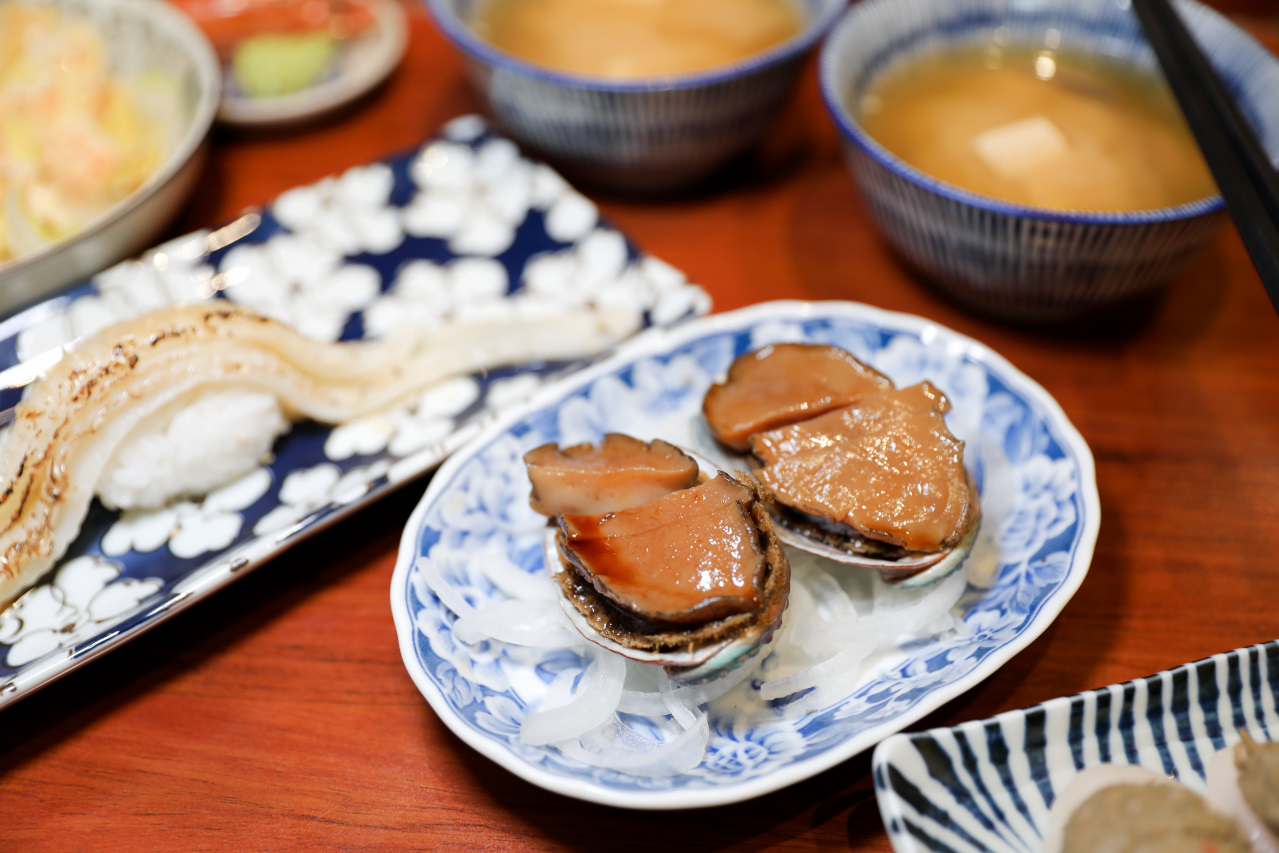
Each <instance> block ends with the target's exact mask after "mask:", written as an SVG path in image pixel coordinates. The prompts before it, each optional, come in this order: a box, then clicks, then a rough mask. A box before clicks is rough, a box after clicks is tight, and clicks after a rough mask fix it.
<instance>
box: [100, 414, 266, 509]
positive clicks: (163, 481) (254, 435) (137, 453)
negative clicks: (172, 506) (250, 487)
mask: <svg viewBox="0 0 1279 853" xmlns="http://www.w3.org/2000/svg"><path fill="white" fill-rule="evenodd" d="M173 409H174V411H171V412H168V413H165V415H167V417H166V416H165V415H161V416H160V417H158V418H156V419H155V420H154V421H151V422H149V423H145V424H142V425H141V426H139V427H138V428H137V429H136V430H134V432H133V433H132V434H131V435H130V436H129V437H128V438H126V439H125V440H124V441H123V442H122V443H121V444H120V445H119V447H117V448H116V451H115V453H114V454H113V455H112V458H111V460H110V461H109V462H108V463H107V467H106V468H105V470H103V472H102V478H101V479H100V480H99V481H98V487H97V496H98V499H99V500H100V501H102V503H103V504H104V505H105V506H107V507H110V508H111V509H119V510H126V509H150V508H154V507H161V506H164V505H165V504H167V503H169V502H170V501H172V500H174V499H176V498H185V497H195V496H199V495H205V494H208V493H209V492H211V491H213V490H214V489H216V488H218V487H219V486H222V485H224V484H226V483H229V482H231V481H232V480H235V479H236V478H238V477H240V476H242V475H244V474H247V473H248V472H250V471H252V470H253V469H254V468H256V467H257V466H258V465H260V464H262V463H263V462H265V461H268V460H269V459H270V457H271V447H272V445H273V444H274V443H275V440H276V439H277V438H279V437H280V436H282V435H284V434H285V433H286V432H288V431H289V419H288V418H286V417H285V416H284V411H283V410H282V409H281V408H280V403H279V401H278V400H276V398H275V396H274V395H272V394H267V393H265V392H262V391H248V390H242V389H219V390H211V391H205V392H203V393H202V394H197V395H196V396H195V398H194V399H192V400H179V401H178V403H177V405H175V406H174V407H173Z"/></svg>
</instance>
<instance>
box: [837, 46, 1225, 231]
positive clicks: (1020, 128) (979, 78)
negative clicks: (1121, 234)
mask: <svg viewBox="0 0 1279 853" xmlns="http://www.w3.org/2000/svg"><path fill="white" fill-rule="evenodd" d="M855 106H856V108H855V110H854V112H855V113H856V114H857V115H858V119H859V121H860V122H861V125H862V127H863V128H865V130H866V132H867V133H869V134H870V135H871V136H872V137H873V138H874V139H875V140H876V141H878V142H879V143H880V144H881V145H883V146H884V147H885V148H887V149H888V150H889V151H891V152H892V153H893V154H895V155H897V156H898V157H900V158H901V159H902V160H905V161H906V162H907V163H909V164H910V165H912V166H915V167H916V168H918V169H920V170H921V171H923V172H927V173H928V174H929V175H932V176H933V177H936V178H939V179H941V180H943V181H946V182H947V183H950V184H954V185H955V186H958V187H962V188H963V189H966V190H971V191H973V192H976V193H980V194H982V195H987V196H993V197H995V198H998V199H1003V200H1005V201H1010V202H1016V203H1020V204H1028V205H1034V206H1037V207H1050V208H1058V209H1065V210H1089V211H1131V210H1147V209H1150V208H1156V207H1165V206H1168V205H1176V204H1184V203H1187V202H1191V201H1195V200H1197V199H1201V198H1204V197H1206V196H1210V195H1212V194H1213V193H1215V192H1216V187H1215V185H1214V184H1213V180H1212V175H1211V174H1210V173H1209V171H1208V167H1207V166H1206V165H1205V164H1204V161H1203V158H1202V156H1201V155H1200V153H1199V149H1198V147H1197V146H1196V144H1195V140H1194V137H1193V136H1192V135H1191V133H1190V129H1189V128H1188V127H1187V126H1186V123H1185V121H1184V119H1183V118H1182V116H1181V113H1180V111H1179V110H1178V108H1177V104H1176V102H1175V101H1174V100H1173V97H1172V94H1171V92H1170V91H1169V90H1168V87H1167V84H1166V83H1165V82H1164V81H1163V79H1162V78H1161V77H1157V76H1155V75H1154V74H1151V73H1146V72H1142V71H1140V70H1136V69H1133V68H1130V67H1124V66H1120V65H1119V64H1118V63H1116V62H1114V61H1109V60H1098V59H1085V58H1083V57H1072V56H1070V55H1069V54H1063V53H1059V52H1054V51H1047V50H1033V49H1030V48H1020V49H1019V48H967V49H957V50H954V51H950V52H945V53H940V54H936V55H933V56H929V57H928V58H925V59H920V60H918V61H915V62H913V63H909V64H906V65H904V66H903V67H901V68H899V69H890V70H889V71H887V72H885V73H884V74H883V75H882V76H881V77H880V78H879V79H877V80H874V81H872V83H871V86H870V88H869V90H868V91H867V93H866V94H865V95H864V96H863V97H862V99H861V103H859V104H857V105H855Z"/></svg>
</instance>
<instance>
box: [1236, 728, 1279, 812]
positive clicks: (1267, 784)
mask: <svg viewBox="0 0 1279 853" xmlns="http://www.w3.org/2000/svg"><path fill="white" fill-rule="evenodd" d="M1235 769H1236V770H1237V771H1238V773H1239V791H1240V793H1242V794H1243V798H1244V801H1245V802H1247V803H1248V807H1249V808H1251V809H1252V812H1253V814H1255V815H1256V816H1257V817H1258V818H1259V819H1260V820H1261V822H1262V823H1264V824H1265V825H1266V828H1267V829H1269V830H1270V831H1271V832H1272V833H1275V834H1279V743H1257V742H1256V741H1254V740H1253V739H1252V738H1250V737H1248V736H1247V735H1246V734H1245V735H1244V738H1243V741H1242V742H1241V743H1240V744H1239V745H1238V746H1236V747H1235Z"/></svg>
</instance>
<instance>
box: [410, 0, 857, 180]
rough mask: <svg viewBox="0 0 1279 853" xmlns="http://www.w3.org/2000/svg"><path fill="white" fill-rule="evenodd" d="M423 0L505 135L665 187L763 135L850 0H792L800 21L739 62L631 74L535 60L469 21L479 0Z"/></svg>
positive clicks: (582, 165)
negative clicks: (603, 73) (566, 68)
mask: <svg viewBox="0 0 1279 853" xmlns="http://www.w3.org/2000/svg"><path fill="white" fill-rule="evenodd" d="M425 2H426V6H427V9H428V10H429V11H430V13H431V15H432V17H433V18H434V19H435V22H436V25H437V26H438V27H439V28H440V30H441V31H442V32H443V33H444V35H445V36H446V37H448V38H449V40H450V41H452V42H453V44H454V45H455V46H456V47H457V48H458V49H459V50H460V51H461V53H462V55H463V57H464V59H465V61H466V66H467V72H468V74H469V75H470V77H471V80H472V82H473V83H474V84H475V87H476V88H477V89H478V90H479V92H480V94H481V95H482V96H483V97H484V99H485V101H486V102H487V105H488V109H489V111H490V112H491V113H492V114H493V116H494V117H495V118H496V119H497V120H498V122H499V123H500V124H501V125H502V126H503V128H504V129H505V130H506V132H507V133H509V134H510V135H511V136H513V137H514V138H515V139H517V140H518V141H520V142H521V143H524V144H525V145H528V146H529V147H531V148H533V149H534V150H535V151H537V152H538V153H539V154H540V155H541V156H543V157H545V158H546V159H547V160H549V161H550V162H551V163H552V164H553V165H555V166H556V167H557V168H558V169H560V171H562V172H564V174H565V175H567V176H568V177H570V178H571V179H573V180H574V181H578V182H584V183H588V184H593V185H596V186H602V187H609V188H614V189H622V190H626V191H631V192H666V191H672V190H677V189H681V188H685V187H687V186H689V185H691V184H694V183H696V182H697V181H699V180H701V179H703V178H706V177H708V176H710V175H711V174H713V173H715V172H716V171H717V170H719V169H720V168H721V167H723V166H724V165H725V164H727V163H728V162H729V161H731V160H732V159H733V158H734V157H736V156H738V155H739V154H742V153H743V152H745V151H746V150H747V149H749V148H750V147H751V146H752V145H753V144H754V143H755V142H757V141H758V140H759V137H760V136H761V135H762V134H763V132H764V131H765V130H766V129H767V128H768V126H769V125H770V124H771V122H772V120H773V118H774V117H775V116H776V115H777V112H778V111H779V110H780V108H781V106H782V105H783V103H784V102H785V100H786V98H787V96H788V95H789V94H790V92H791V90H792V89H793V88H794V86H795V81H796V79H797V77H798V75H799V71H800V69H801V68H802V67H803V63H804V59H805V57H806V56H807V55H808V51H809V49H810V48H812V46H813V45H814V44H816V43H817V40H818V39H820V38H821V37H822V36H823V35H824V34H825V33H826V31H827V30H828V29H830V27H831V25H832V24H833V23H834V22H835V19H836V18H837V17H838V15H839V13H840V11H842V9H843V8H844V6H845V2H846V0H800V2H799V5H800V6H801V7H802V8H803V10H804V13H805V20H806V25H805V27H804V29H803V30H802V31H801V32H800V33H799V34H797V35H796V36H794V37H793V38H791V39H790V40H788V41H785V42H783V43H782V44H780V45H778V46H776V47H774V48H772V49H770V50H767V51H764V52H762V53H759V54H756V55H755V56H751V57H748V58H747V59H744V60H742V61H740V62H735V63H733V64H731V65H726V66H723V67H722V68H716V69H712V70H709V71H705V72H698V73H692V74H683V75H678V76H673V77H660V78H658V77H652V78H642V79H637V80H615V79H609V78H604V77H591V76H584V75H580V74H570V73H566V72H560V71H555V70H552V69H549V68H545V67H543V66H539V65H533V64H532V63H529V62H525V61H523V60H520V59H517V58H515V57H513V56H511V55H510V54H508V53H505V52H503V51H500V50H498V49H496V48H494V47H493V46H492V45H490V44H488V43H487V42H485V41H483V40H482V39H480V38H479V37H478V36H476V35H475V34H474V33H473V32H472V31H471V30H470V28H469V26H468V25H467V21H469V20H470V18H471V15H472V13H473V9H474V7H475V6H476V0H425Z"/></svg>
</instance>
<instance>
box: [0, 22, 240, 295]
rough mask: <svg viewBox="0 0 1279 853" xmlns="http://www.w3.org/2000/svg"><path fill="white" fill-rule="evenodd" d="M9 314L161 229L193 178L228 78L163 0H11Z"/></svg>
mask: <svg viewBox="0 0 1279 853" xmlns="http://www.w3.org/2000/svg"><path fill="white" fill-rule="evenodd" d="M0 35H3V38H0V115H3V116H4V117H5V118H4V128H3V133H0V313H9V312H11V311H13V310H14V309H15V308H17V307H19V306H21V305H23V304H25V303H28V302H31V301H32V300H34V299H36V298H37V297H40V296H43V295H45V294H48V293H51V292H53V291H55V290H58V289H61V288H63V287H65V286H67V285H70V284H72V283H74V282H76V281H79V280H81V279H84V278H87V277H89V276H91V275H93V274H94V273H97V272H99V271H100V270H102V269H104V268H105V267H107V266H109V265H110V264H112V263H115V262H116V261H118V260H120V259H122V258H125V257H127V256H129V255H131V254H133V253H134V252H137V251H138V250H140V249H142V248H144V247H145V246H146V245H148V244H149V243H151V242H153V241H154V240H155V239H156V237H158V236H159V234H160V232H161V231H162V230H163V228H164V227H165V226H166V225H167V224H168V223H169V222H170V220H171V219H172V218H173V216H174V215H175V214H176V213H177V211H178V209H179V208H180V206H181V205H182V203H183V202H184V201H185V200H186V198H187V196H188V195H189V194H190V192H191V190H192V189H193V188H194V186H195V181H196V178H197V176H198V174H199V171H200V168H201V166H202V165H203V161H204V142H205V139H206V137H207V135H208V131H209V127H210V126H211V125H212V123H213V118H214V115H215V113H216V111H217V107H218V98H219V93H220V91H221V74H220V71H219V67H218V62H217V57H216V56H215V54H214V51H213V48H212V47H211V46H210V44H209V41H208V39H207V38H205V36H204V35H203V34H202V33H201V32H200V31H199V30H198V29H197V28H196V26H195V25H194V24H193V23H192V22H191V21H190V20H189V19H188V18H187V17H186V16H184V15H183V14H181V13H180V12H178V11H177V10H176V9H174V8H173V7H172V6H170V5H169V4H168V3H166V2H164V0H0Z"/></svg>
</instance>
